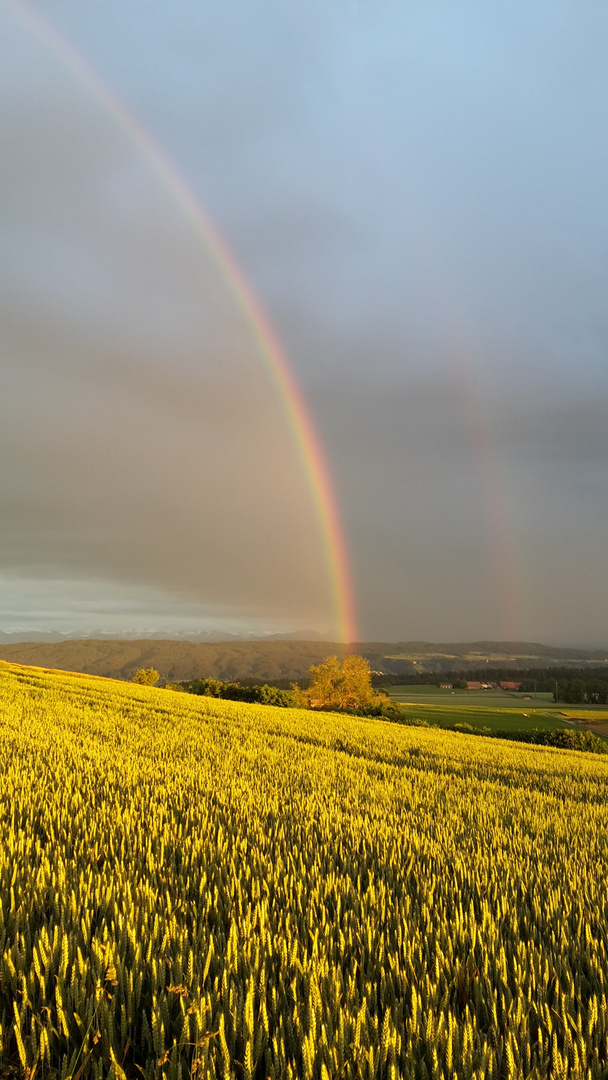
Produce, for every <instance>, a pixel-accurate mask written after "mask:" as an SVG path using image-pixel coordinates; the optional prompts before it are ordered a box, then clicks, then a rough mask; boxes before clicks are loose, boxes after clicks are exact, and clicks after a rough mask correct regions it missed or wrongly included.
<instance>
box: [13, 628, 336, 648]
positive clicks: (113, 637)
mask: <svg viewBox="0 0 608 1080" xmlns="http://www.w3.org/2000/svg"><path fill="white" fill-rule="evenodd" d="M23 641H40V642H58V641H192V642H197V641H200V642H211V643H215V642H218V641H323V634H318V633H317V632H316V631H315V630H294V631H292V632H291V633H287V634H273V633H269V634H256V633H253V632H252V633H248V634H227V633H225V632H224V633H221V632H220V631H217V630H174V631H172V632H167V631H166V630H131V631H129V630H126V631H124V632H123V633H120V634H117V633H115V632H109V633H107V632H105V631H103V630H91V631H88V632H87V633H82V632H80V633H78V632H74V633H71V634H62V633H60V632H59V631H58V630H18V631H15V633H12V634H6V633H4V631H3V630H0V645H11V644H15V643H17V644H18V643H20V642H23Z"/></svg>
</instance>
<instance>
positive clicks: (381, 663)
mask: <svg viewBox="0 0 608 1080" xmlns="http://www.w3.org/2000/svg"><path fill="white" fill-rule="evenodd" d="M346 652H357V653H360V654H361V655H362V656H365V657H366V658H367V660H369V663H370V665H371V667H372V669H373V670H374V671H377V672H384V673H385V674H387V675H392V676H399V675H403V676H405V675H411V674H413V673H415V672H421V673H428V674H440V673H442V672H444V671H451V670H458V671H473V670H479V669H480V668H481V667H483V666H485V665H486V664H487V665H488V668H489V667H490V666H493V667H500V668H501V669H503V670H504V669H518V670H521V669H526V668H541V667H550V666H555V667H557V666H559V665H564V666H579V667H583V666H587V665H594V664H595V665H597V664H604V663H608V650H600V649H595V650H594V649H589V650H588V649H571V648H563V647H562V648H560V647H556V646H551V645H540V644H537V643H533V642H526V641H518V642H513V641H474V642H464V643H463V642H459V643H447V644H433V643H430V642H425V641H408V642H358V643H355V644H351V645H348V646H345V645H343V644H339V643H336V642H327V641H322V640H320V639H319V638H315V639H313V638H312V637H311V636H310V635H309V636H308V638H307V639H306V640H302V639H300V636H299V635H298V634H283V635H281V634H273V635H268V636H266V637H263V638H260V637H258V638H254V637H253V636H249V637H246V638H245V637H239V636H237V635H233V636H232V637H227V635H220V634H217V635H213V634H209V633H208V632H203V633H201V634H191V633H184V634H173V635H167V634H165V635H164V636H162V637H161V636H157V634H156V633H155V632H150V633H149V634H147V635H144V636H142V635H141V634H140V635H138V636H137V637H136V638H131V637H130V636H129V635H126V634H125V635H123V636H121V637H117V636H116V635H113V636H112V637H109V636H105V635H101V634H98V635H96V636H95V637H93V636H87V637H82V636H76V635H68V634H36V633H34V632H32V633H30V634H27V635H26V634H20V635H11V634H2V633H0V660H5V661H9V662H12V663H18V664H31V665H34V666H37V667H46V668H57V669H59V670H63V671H81V672H87V673H89V674H91V675H105V676H108V677H110V678H114V679H132V677H133V674H134V672H135V671H136V670H137V669H138V668H140V667H153V668H156V670H157V671H158V672H159V673H160V677H161V680H162V681H176V682H181V681H184V680H186V679H194V678H209V677H215V678H219V679H247V680H258V681H270V682H272V681H278V682H285V681H289V680H291V679H300V678H302V677H303V676H305V675H306V673H307V672H308V670H309V668H310V667H311V665H313V664H319V663H321V662H322V661H323V660H325V659H326V658H327V657H328V656H331V655H338V656H342V655H344V654H345V653H346Z"/></svg>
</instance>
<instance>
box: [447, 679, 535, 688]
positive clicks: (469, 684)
mask: <svg viewBox="0 0 608 1080" xmlns="http://www.w3.org/2000/svg"><path fill="white" fill-rule="evenodd" d="M439 685H440V689H441V690H452V689H453V685H452V683H440V684H439ZM520 686H521V683H520V682H474V681H473V682H469V681H467V683H466V688H467V690H519V688H520Z"/></svg>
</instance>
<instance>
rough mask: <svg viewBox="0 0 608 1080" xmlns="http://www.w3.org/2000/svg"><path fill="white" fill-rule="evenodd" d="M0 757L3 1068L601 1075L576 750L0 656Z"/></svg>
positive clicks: (607, 1046)
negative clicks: (70, 671) (196, 692)
mask: <svg viewBox="0 0 608 1080" xmlns="http://www.w3.org/2000/svg"><path fill="white" fill-rule="evenodd" d="M0 750H1V755H2V757H1V761H2V772H1V774H0V816H1V825H2V828H1V831H0V879H1V882H2V892H1V912H0V1020H1V1023H2V1046H3V1048H2V1054H3V1061H4V1064H5V1066H6V1067H7V1068H8V1067H9V1066H11V1067H13V1068H15V1069H16V1070H17V1074H21V1075H29V1076H30V1077H31V1076H32V1075H35V1076H36V1077H45V1076H48V1077H57V1078H61V1080H67V1078H68V1077H72V1078H73V1080H81V1078H85V1077H87V1076H88V1077H92V1078H95V1080H97V1078H101V1077H121V1076H123V1075H124V1076H127V1077H129V1080H130V1078H131V1077H137V1076H138V1077H141V1076H142V1075H143V1076H145V1077H150V1078H151V1077H155V1076H161V1075H162V1076H167V1077H170V1078H172V1080H178V1078H182V1080H186V1077H190V1076H199V1077H213V1078H223V1077H225V1078H228V1077H236V1078H238V1080H241V1078H254V1077H255V1078H256V1080H263V1078H266V1077H271V1078H283V1077H285V1078H290V1077H302V1078H304V1077H310V1078H315V1080H329V1078H330V1077H331V1078H334V1077H335V1078H338V1077H345V1078H370V1080H371V1078H372V1077H373V1078H388V1077H407V1078H410V1077H411V1078H416V1080H436V1078H437V1080H439V1078H444V1080H451V1078H453V1077H458V1078H459V1080H481V1078H482V1077H484V1078H485V1077H488V1078H491V1080H492V1078H493V1080H499V1078H505V1080H507V1078H509V1080H510V1078H513V1080H516V1078H519V1077H521V1078H528V1077H530V1078H539V1080H540V1078H545V1077H546V1078H558V1077H565V1078H568V1077H571V1078H572V1080H574V1078H581V1080H587V1078H590V1080H601V1078H603V1077H605V1076H606V1075H607V1073H606V1061H607V1059H608V1042H607V1040H608V1004H607V1000H608V930H607V926H608V800H607V794H608V763H607V762H605V761H604V760H603V759H602V758H598V757H597V756H596V755H590V754H589V755H587V754H583V753H576V752H568V751H560V750H551V749H546V748H541V747H532V746H524V745H520V746H518V745H515V744H513V743H507V742H500V741H498V740H493V739H487V740H486V739H482V738H476V739H471V738H467V737H466V736H461V735H458V734H454V733H451V732H445V731H440V730H436V729H435V730H434V729H424V728H401V727H399V726H397V725H391V724H388V723H384V722H379V721H373V720H369V721H367V720H363V719H355V718H349V717H345V716H335V715H334V716H332V715H324V714H317V713H310V712H302V711H299V710H284V709H276V708H270V707H263V706H256V705H245V704H241V703H236V702H228V701H221V700H215V699H210V698H197V697H193V696H189V695H186V694H179V693H174V692H172V691H160V690H154V689H150V688H147V687H141V686H130V685H127V684H121V683H114V682H111V681H103V680H99V679H96V680H94V679H89V678H87V677H85V676H76V675H74V676H71V675H64V674H61V673H48V672H43V671H40V670H37V669H31V668H30V669H28V668H18V667H16V666H15V667H9V666H5V665H2V666H1V667H0ZM0 1075H2V1070H1V1069H0Z"/></svg>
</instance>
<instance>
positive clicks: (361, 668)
mask: <svg viewBox="0 0 608 1080" xmlns="http://www.w3.org/2000/svg"><path fill="white" fill-rule="evenodd" d="M310 674H311V682H310V686H309V687H308V689H307V690H305V691H304V698H305V700H306V704H307V705H311V706H312V707H313V708H317V709H322V708H332V707H333V708H339V709H349V708H350V709H363V708H365V706H366V705H369V704H371V701H372V699H373V697H374V691H373V689H372V673H371V671H370V667H369V664H368V662H367V660H366V659H365V658H364V657H363V656H357V655H356V654H352V655H351V656H345V657H344V660H342V661H340V660H338V658H337V656H329V657H328V658H327V660H325V661H324V662H323V663H322V664H317V665H316V666H315V667H311V669H310Z"/></svg>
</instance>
